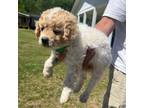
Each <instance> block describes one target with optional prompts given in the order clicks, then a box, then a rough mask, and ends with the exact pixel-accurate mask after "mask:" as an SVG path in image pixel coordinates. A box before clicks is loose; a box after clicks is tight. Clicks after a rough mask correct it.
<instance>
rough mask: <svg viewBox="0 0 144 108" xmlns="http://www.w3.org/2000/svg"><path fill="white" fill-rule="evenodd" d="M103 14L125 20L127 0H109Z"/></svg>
mask: <svg viewBox="0 0 144 108" xmlns="http://www.w3.org/2000/svg"><path fill="white" fill-rule="evenodd" d="M103 16H107V17H110V18H113V19H116V20H118V21H120V22H125V20H126V1H125V0H109V2H108V5H107V7H106V9H105V12H104V14H103Z"/></svg>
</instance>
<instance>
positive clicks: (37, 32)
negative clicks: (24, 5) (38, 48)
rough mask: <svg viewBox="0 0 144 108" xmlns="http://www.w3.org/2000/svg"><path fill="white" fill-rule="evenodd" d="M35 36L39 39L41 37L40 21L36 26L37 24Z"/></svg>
mask: <svg viewBox="0 0 144 108" xmlns="http://www.w3.org/2000/svg"><path fill="white" fill-rule="evenodd" d="M35 27H36V28H35V35H36V36H37V37H39V36H40V26H39V23H38V21H37V22H36V24H35Z"/></svg>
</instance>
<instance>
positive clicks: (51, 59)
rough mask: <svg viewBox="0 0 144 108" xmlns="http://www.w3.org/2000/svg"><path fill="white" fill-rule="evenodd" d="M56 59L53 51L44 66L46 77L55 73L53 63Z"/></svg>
mask: <svg viewBox="0 0 144 108" xmlns="http://www.w3.org/2000/svg"><path fill="white" fill-rule="evenodd" d="M55 59H56V54H55V51H54V50H52V51H51V55H50V57H49V58H48V59H47V60H46V61H45V64H44V68H43V75H44V77H50V76H51V75H52V73H53V69H52V68H53V65H54V64H53V63H54V61H55Z"/></svg>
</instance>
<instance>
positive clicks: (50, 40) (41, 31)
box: [35, 7, 77, 47]
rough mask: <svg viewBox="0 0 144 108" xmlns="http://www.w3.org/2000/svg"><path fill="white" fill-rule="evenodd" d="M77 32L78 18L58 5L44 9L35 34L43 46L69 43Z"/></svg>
mask: <svg viewBox="0 0 144 108" xmlns="http://www.w3.org/2000/svg"><path fill="white" fill-rule="evenodd" d="M76 33H77V18H76V17H75V16H74V15H73V14H71V13H70V12H68V11H65V10H63V9H61V8H58V7H57V8H52V9H48V10H46V11H44V12H43V13H42V14H41V16H40V18H39V21H38V22H37V23H36V29H35V35H36V36H37V37H38V40H39V44H42V45H43V46H47V47H54V46H57V45H59V44H65V43H68V42H69V41H71V40H72V39H74V38H75V36H76Z"/></svg>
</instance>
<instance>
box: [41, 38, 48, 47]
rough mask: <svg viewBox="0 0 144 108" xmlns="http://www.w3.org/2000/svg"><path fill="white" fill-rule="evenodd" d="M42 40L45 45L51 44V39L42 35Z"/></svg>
mask: <svg viewBox="0 0 144 108" xmlns="http://www.w3.org/2000/svg"><path fill="white" fill-rule="evenodd" d="M41 41H42V45H43V46H49V39H48V38H47V37H42V38H41Z"/></svg>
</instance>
